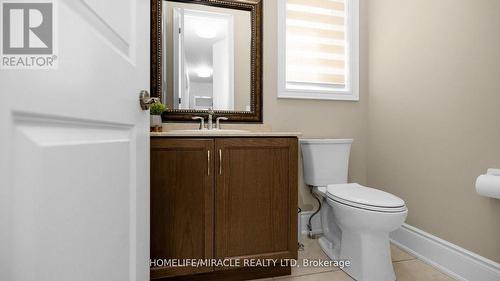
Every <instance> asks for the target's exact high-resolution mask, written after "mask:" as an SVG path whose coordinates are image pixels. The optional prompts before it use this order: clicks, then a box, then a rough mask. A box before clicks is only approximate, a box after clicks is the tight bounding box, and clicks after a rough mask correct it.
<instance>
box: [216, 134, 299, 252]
mask: <svg viewBox="0 0 500 281" xmlns="http://www.w3.org/2000/svg"><path fill="white" fill-rule="evenodd" d="M216 150H217V153H221V154H220V157H218V158H217V160H216V168H217V169H218V174H217V176H216V186H217V188H216V193H215V206H216V218H215V229H216V237H215V241H216V242H215V243H216V248H215V255H216V257H217V258H228V257H253V258H259V257H262V258H292V257H294V256H296V249H297V248H296V247H297V246H296V243H297V237H296V233H297V231H296V212H297V211H296V210H297V178H296V170H297V144H296V139H295V140H294V139H286V138H271V139H266V138H262V139H217V140H216ZM291 210H292V211H291ZM291 212H293V215H291Z"/></svg>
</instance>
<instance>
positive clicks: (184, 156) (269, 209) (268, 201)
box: [151, 137, 298, 280]
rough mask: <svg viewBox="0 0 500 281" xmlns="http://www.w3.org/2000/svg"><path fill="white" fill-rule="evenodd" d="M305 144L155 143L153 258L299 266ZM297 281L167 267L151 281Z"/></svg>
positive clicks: (278, 271) (248, 271) (261, 273)
mask: <svg viewBox="0 0 500 281" xmlns="http://www.w3.org/2000/svg"><path fill="white" fill-rule="evenodd" d="M297 142H298V141H297V138H294V137H272V138H226V137H223V138H222V137H221V138H213V139H196V138H189V139H174V138H165V137H163V138H152V139H151V258H152V259H172V258H177V259H185V258H196V259H199V258H216V259H225V258H229V259H278V260H279V259H296V258H297V164H298V152H297ZM242 264H243V262H242ZM289 273H290V267H286V266H285V267H277V268H272V267H257V268H255V267H251V268H245V267H243V268H229V267H228V268H221V267H213V268H203V269H200V268H189V267H188V268H174V267H171V268H168V267H164V268H155V269H152V270H151V278H152V279H159V278H165V277H167V278H165V279H164V280H170V279H176V280H245V279H254V278H263V277H270V276H277V275H286V274H289ZM186 275H187V276H186ZM183 278H184V279H183Z"/></svg>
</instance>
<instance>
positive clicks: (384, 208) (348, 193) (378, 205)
mask: <svg viewBox="0 0 500 281" xmlns="http://www.w3.org/2000/svg"><path fill="white" fill-rule="evenodd" d="M326 196H327V197H328V198H329V199H331V200H333V201H336V202H338V203H341V204H344V205H348V206H351V207H355V208H360V209H365V210H370V211H375V212H384V213H399V212H405V211H406V210H407V209H406V205H405V202H404V201H403V200H402V199H401V198H399V197H397V196H395V195H393V194H390V193H388V192H385V191H382V190H378V189H375V188H370V187H366V186H362V185H360V184H357V183H347V184H332V185H328V186H327V187H326Z"/></svg>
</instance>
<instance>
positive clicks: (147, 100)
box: [139, 90, 160, 110]
mask: <svg viewBox="0 0 500 281" xmlns="http://www.w3.org/2000/svg"><path fill="white" fill-rule="evenodd" d="M159 101H160V99H159V98H152V97H151V96H150V95H149V92H148V91H146V90H142V91H141V93H140V95H139V103H140V105H141V108H142V110H148V109H149V107H151V105H152V104H153V103H156V102H159Z"/></svg>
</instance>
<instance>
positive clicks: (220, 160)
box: [219, 149, 222, 175]
mask: <svg viewBox="0 0 500 281" xmlns="http://www.w3.org/2000/svg"><path fill="white" fill-rule="evenodd" d="M219 175H222V149H219Z"/></svg>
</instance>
